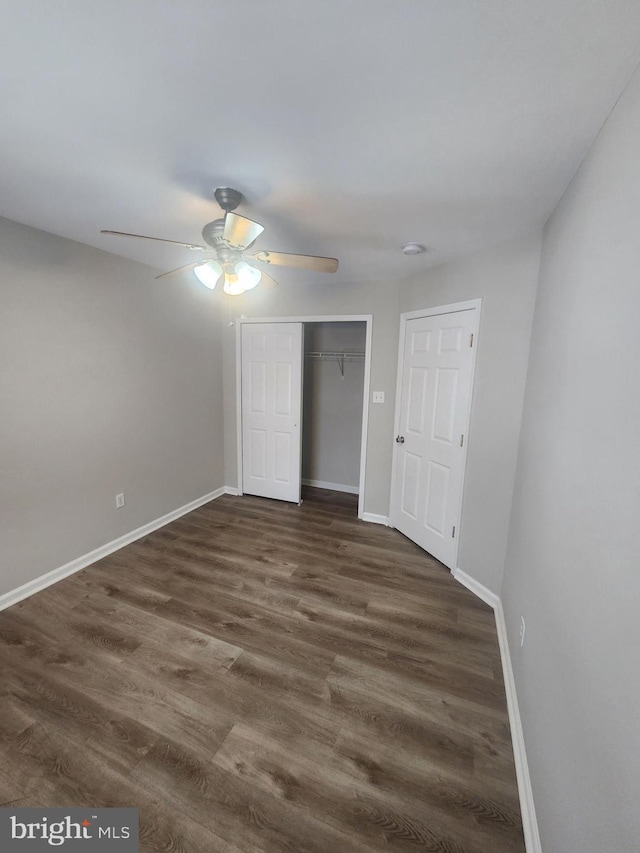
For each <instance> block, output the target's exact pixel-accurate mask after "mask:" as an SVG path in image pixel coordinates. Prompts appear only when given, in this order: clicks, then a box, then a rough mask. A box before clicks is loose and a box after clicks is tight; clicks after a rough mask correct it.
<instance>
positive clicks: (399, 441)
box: [396, 435, 404, 444]
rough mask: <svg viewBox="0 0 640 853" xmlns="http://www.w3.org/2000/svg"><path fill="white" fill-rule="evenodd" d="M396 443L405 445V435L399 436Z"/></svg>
mask: <svg viewBox="0 0 640 853" xmlns="http://www.w3.org/2000/svg"><path fill="white" fill-rule="evenodd" d="M396 441H397V443H398V444H404V436H403V435H397V436H396Z"/></svg>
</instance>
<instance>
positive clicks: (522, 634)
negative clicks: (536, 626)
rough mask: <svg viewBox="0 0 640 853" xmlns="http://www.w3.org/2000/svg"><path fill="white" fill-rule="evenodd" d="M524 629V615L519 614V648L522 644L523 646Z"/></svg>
mask: <svg viewBox="0 0 640 853" xmlns="http://www.w3.org/2000/svg"><path fill="white" fill-rule="evenodd" d="M524 630H525V624H524V616H521V617H520V648H522V646H524Z"/></svg>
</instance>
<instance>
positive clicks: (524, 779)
mask: <svg viewBox="0 0 640 853" xmlns="http://www.w3.org/2000/svg"><path fill="white" fill-rule="evenodd" d="M452 574H453V576H454V578H455V579H456V580H457V581H458V582H459V583H461V584H462V585H463V586H466V587H467V589H470V590H471V592H473V593H474V595H477V596H478V598H481V599H482V601H484V602H486V604H488V605H489V606H490V607H492V608H493V612H494V615H495V620H496V629H497V632H498V643H499V644H500V659H501V661H502V674H503V676H504V688H505V692H506V694H507V710H508V713H509V725H510V727H511V742H512V744H513V760H514V762H515V766H516V779H517V780H518V796H519V798H520V812H521V815H522V829H523V832H524V842H525V847H526V850H527V853H542V847H541V846H540V834H539V832H538V822H537V820H536V808H535V804H534V802H533V791H532V789H531V777H530V776H529V763H528V762H527V751H526V749H525V745H524V732H523V731H522V721H521V719H520V709H519V707H518V695H517V693H516V682H515V679H514V676H513V667H512V665H511V654H510V652H509V641H508V639H507V626H506V623H505V621H504V611H503V609H502V601H501V600H500V597H499V596H497V595H496V594H495V592H491V590H490V589H488V588H487V587H486V586H483V584H481V583H479V582H478V581H477V580H475V578H472V577H471V575H468V574H467V573H466V572H463V571H462V569H455V570H454V571H453V572H452Z"/></svg>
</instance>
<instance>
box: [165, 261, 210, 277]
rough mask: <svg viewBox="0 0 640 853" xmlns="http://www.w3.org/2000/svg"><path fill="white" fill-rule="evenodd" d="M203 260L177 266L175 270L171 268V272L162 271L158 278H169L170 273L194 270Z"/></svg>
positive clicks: (175, 273)
mask: <svg viewBox="0 0 640 853" xmlns="http://www.w3.org/2000/svg"><path fill="white" fill-rule="evenodd" d="M201 263H202V261H196V262H195V263H193V264H185V265H184V266H183V267H176V268H175V269H174V270H169V272H163V273H160V275H157V276H156V278H167V277H168V276H170V275H178V273H181V272H186V271H187V270H192V269H193V268H194V267H199V266H200V264H201Z"/></svg>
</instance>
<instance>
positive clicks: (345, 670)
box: [0, 489, 524, 853]
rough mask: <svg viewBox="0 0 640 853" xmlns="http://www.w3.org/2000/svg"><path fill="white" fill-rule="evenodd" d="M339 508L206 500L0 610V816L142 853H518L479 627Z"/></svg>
mask: <svg viewBox="0 0 640 853" xmlns="http://www.w3.org/2000/svg"><path fill="white" fill-rule="evenodd" d="M355 506H356V499H355V498H354V497H353V496H351V495H340V494H338V493H335V492H325V491H322V490H319V489H307V490H306V493H305V501H304V502H303V504H302V506H300V507H298V506H295V505H291V504H283V503H280V502H277V501H269V500H264V499H261V498H252V497H247V496H245V497H242V498H238V497H231V496H226V497H223V498H220V499H218V500H216V501H213V502H212V503H210V504H207V505H206V506H204V507H202V508H200V509H198V510H196V511H195V512H192V513H190V514H189V515H187V516H185V517H183V518H182V519H180V520H178V521H176V522H174V523H173V524H171V525H168V526H167V527H164V528H162V529H161V530H159V531H157V532H155V533H153V534H151V535H150V536H148V537H146V538H145V539H142V540H139V541H138V542H136V543H134V544H132V545H130V546H128V547H127V548H124V549H122V550H121V551H118V552H117V553H115V554H112V555H111V556H110V557H107V558H106V559H104V560H102V561H100V562H99V563H96V564H94V565H93V566H90V567H89V568H87V569H85V570H83V571H81V572H79V573H78V574H76V575H73V576H72V577H70V578H68V579H66V580H64V581H62V582H60V583H58V584H57V585H55V586H53V587H50V588H49V589H47V590H45V591H44V592H41V593H39V594H38V595H35V596H33V597H31V598H30V599H28V600H26V601H23V602H21V603H20V604H18V605H16V606H14V607H12V608H10V609H8V610H5V611H4V612H3V613H0V668H1V671H2V680H1V682H0V805H4V806H6V805H10V804H12V805H16V806H17V805H23V806H71V805H93V806H96V807H104V806H137V807H138V808H139V809H140V825H141V845H140V849H141V851H145V853H147V851H149V852H150V853H151V851H153V853H161V852H162V853H164V852H165V851H171V853H181V851H184V853H257V851H262V852H263V853H275V851H288V853H307V852H308V853H341V851H344V853H351V851H353V853H356V851H357V853H372V851H398V853H400V852H401V851H416V850H425V851H430V852H431V853H522V851H524V842H523V837H522V827H521V821H520V812H519V807H518V796H517V790H516V782H515V773H514V766H513V753H512V749H511V741H510V735H509V724H508V719H507V712H506V700H505V693H504V685H503V682H502V674H501V666H500V657H499V652H498V643H497V637H496V632H495V625H494V619H493V614H492V611H491V610H490V608H489V607H487V606H486V605H485V604H483V603H482V602H481V601H479V600H478V599H476V598H475V597H474V596H473V595H472V594H471V593H470V592H469V591H468V590H466V589H465V588H463V587H462V586H460V585H459V584H458V583H456V581H454V580H453V578H452V577H451V575H450V574H449V572H448V571H447V570H446V569H445V568H444V567H443V566H442V565H441V564H440V563H438V562H437V561H436V560H433V559H431V558H430V557H429V556H428V555H426V554H425V553H424V552H422V551H421V550H420V549H419V548H418V547H417V546H415V545H413V543H411V542H409V541H408V540H407V539H405V538H404V537H403V536H401V535H400V534H399V533H397V532H396V531H393V530H389V529H387V528H384V527H380V526H377V525H372V524H366V523H363V522H360V521H358V520H357V518H356V510H355Z"/></svg>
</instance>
